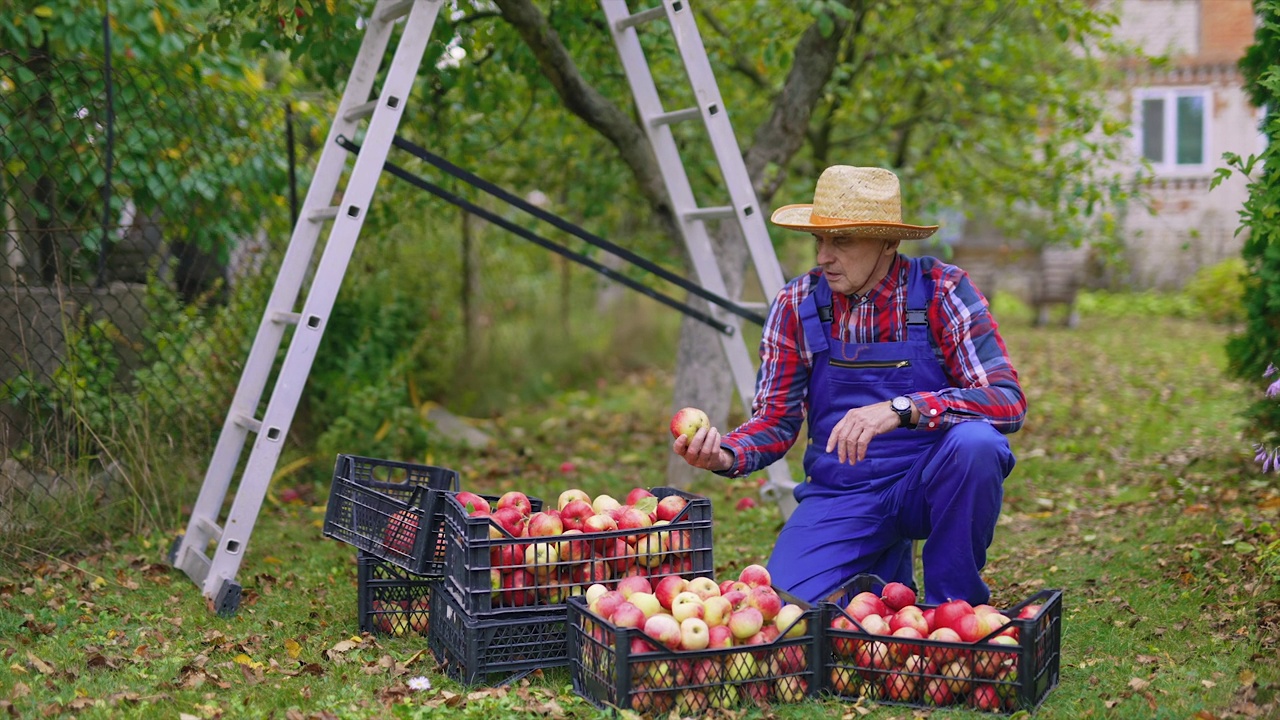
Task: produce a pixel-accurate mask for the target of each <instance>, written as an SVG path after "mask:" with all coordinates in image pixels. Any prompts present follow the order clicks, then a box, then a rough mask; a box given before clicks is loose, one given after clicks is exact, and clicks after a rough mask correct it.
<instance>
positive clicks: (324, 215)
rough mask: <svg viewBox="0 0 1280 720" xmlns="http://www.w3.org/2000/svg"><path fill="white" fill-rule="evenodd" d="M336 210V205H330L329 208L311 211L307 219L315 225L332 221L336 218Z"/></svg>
mask: <svg viewBox="0 0 1280 720" xmlns="http://www.w3.org/2000/svg"><path fill="white" fill-rule="evenodd" d="M338 210H339V208H338V206H337V205H330V206H329V207H324V208H320V209H319V210H312V211H311V212H310V213H308V214H307V219H308V220H310V221H311V222H317V223H318V222H324V221H325V220H332V219H334V218H336V217H338Z"/></svg>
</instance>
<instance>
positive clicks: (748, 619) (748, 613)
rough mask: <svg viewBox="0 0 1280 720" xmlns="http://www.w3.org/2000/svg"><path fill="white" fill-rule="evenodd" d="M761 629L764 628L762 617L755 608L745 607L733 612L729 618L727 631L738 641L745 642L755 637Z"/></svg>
mask: <svg viewBox="0 0 1280 720" xmlns="http://www.w3.org/2000/svg"><path fill="white" fill-rule="evenodd" d="M762 627H764V616H762V615H761V614H760V611H759V610H757V609H756V608H753V607H745V608H742V609H741V610H736V611H734V613H733V614H732V615H730V616H729V631H730V632H732V633H733V636H734V637H736V638H738V639H739V640H746V639H747V638H749V637H751V636H752V635H755V634H756V633H758V632H760V628H762Z"/></svg>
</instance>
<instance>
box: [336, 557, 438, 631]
mask: <svg viewBox="0 0 1280 720" xmlns="http://www.w3.org/2000/svg"><path fill="white" fill-rule="evenodd" d="M356 565H357V568H358V569H357V575H358V576H359V596H358V597H359V600H358V601H357V603H358V612H359V614H360V630H361V632H367V633H372V634H374V635H383V636H392V637H401V636H404V635H419V636H422V637H426V635H427V631H428V628H429V626H430V620H431V594H432V592H433V591H436V588H437V586H438V584H439V580H438V579H430V578H426V577H423V576H420V575H414V574H413V573H410V572H409V571H408V570H405V569H404V568H400V567H397V566H395V565H392V564H391V563H389V562H386V561H384V560H379V559H378V558H376V557H373V556H372V555H369V554H368V553H366V552H364V551H363V550H361V551H357V553H356Z"/></svg>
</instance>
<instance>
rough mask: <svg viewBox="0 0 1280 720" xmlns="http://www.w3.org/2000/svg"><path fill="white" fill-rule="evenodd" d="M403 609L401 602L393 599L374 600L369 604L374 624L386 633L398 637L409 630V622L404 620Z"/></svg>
mask: <svg viewBox="0 0 1280 720" xmlns="http://www.w3.org/2000/svg"><path fill="white" fill-rule="evenodd" d="M402 610H403V608H401V607H400V604H399V603H396V602H393V601H391V600H374V601H373V602H372V603H370V604H369V611H370V614H371V615H373V626H374V628H376V629H377V630H378V631H379V632H381V633H383V634H384V635H395V636H397V637H398V636H400V635H404V634H405V633H406V632H407V631H408V629H409V624H408V622H406V621H405V620H404V615H403V612H402Z"/></svg>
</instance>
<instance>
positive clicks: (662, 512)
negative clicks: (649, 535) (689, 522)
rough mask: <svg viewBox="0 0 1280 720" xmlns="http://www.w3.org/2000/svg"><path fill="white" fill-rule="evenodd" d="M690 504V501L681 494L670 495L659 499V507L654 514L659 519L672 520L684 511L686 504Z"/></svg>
mask: <svg viewBox="0 0 1280 720" xmlns="http://www.w3.org/2000/svg"><path fill="white" fill-rule="evenodd" d="M688 504H689V501H688V500H685V499H684V498H683V497H681V496H679V495H668V496H666V497H664V498H662V499H661V500H659V501H658V508H657V510H655V511H654V516H655V518H656V519H657V520H666V521H667V522H672V521H674V520H675V519H676V518H677V517H679V516H680V513H682V512H684V509H685V506H687V505H688Z"/></svg>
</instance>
